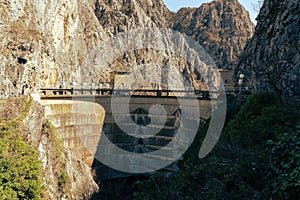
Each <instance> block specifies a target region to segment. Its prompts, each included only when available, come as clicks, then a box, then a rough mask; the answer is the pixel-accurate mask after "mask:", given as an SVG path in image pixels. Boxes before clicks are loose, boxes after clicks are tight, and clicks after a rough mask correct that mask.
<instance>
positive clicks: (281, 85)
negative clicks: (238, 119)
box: [235, 0, 300, 96]
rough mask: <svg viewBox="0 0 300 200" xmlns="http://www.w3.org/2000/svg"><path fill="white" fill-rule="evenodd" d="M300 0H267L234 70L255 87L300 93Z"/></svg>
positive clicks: (258, 89) (256, 88)
mask: <svg viewBox="0 0 300 200" xmlns="http://www.w3.org/2000/svg"><path fill="white" fill-rule="evenodd" d="M299 10H300V2H299V1H289V0H276V1H273V0H265V1H264V4H263V6H262V8H261V11H260V13H259V15H258V17H257V26H256V28H255V33H254V36H253V37H252V38H251V39H250V40H249V42H248V43H247V45H246V47H245V50H244V51H243V53H242V55H241V58H240V60H239V62H238V65H237V68H236V70H235V74H236V76H235V77H237V76H238V75H239V74H244V75H245V80H244V84H245V86H247V87H250V88H253V89H254V90H255V91H267V90H271V91H276V92H277V93H278V94H281V95H288V96H293V95H299V94H300V52H299V46H300V35H299V31H300V12H299Z"/></svg>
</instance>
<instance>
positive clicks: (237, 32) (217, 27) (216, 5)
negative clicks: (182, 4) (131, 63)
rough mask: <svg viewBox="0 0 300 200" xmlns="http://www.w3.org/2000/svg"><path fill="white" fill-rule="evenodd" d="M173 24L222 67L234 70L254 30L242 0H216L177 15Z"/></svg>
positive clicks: (172, 25)
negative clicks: (240, 0)
mask: <svg viewBox="0 0 300 200" xmlns="http://www.w3.org/2000/svg"><path fill="white" fill-rule="evenodd" d="M171 27H172V28H173V29H175V30H178V31H180V32H182V33H185V34H187V35H188V36H190V37H192V38H193V39H194V40H196V41H198V42H199V43H200V44H201V45H202V46H203V47H204V48H205V49H206V50H207V51H208V52H209V54H210V55H211V57H212V59H213V60H214V61H215V62H216V65H217V66H218V68H222V69H232V68H233V66H234V65H235V64H236V62H237V59H238V56H239V55H240V53H241V52H242V50H243V48H244V46H245V44H246V42H247V40H248V39H249V38H250V37H251V36H252V34H253V32H254V25H253V23H252V22H251V20H250V15H249V13H248V11H247V10H246V9H245V8H244V7H243V6H242V5H241V4H240V3H239V2H238V0H226V1H225V0H215V1H212V2H211V3H204V4H203V5H201V6H200V7H199V8H182V9H180V10H179V11H178V12H177V13H174V14H173V18H172V22H171Z"/></svg>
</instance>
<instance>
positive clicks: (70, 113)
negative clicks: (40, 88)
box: [41, 100, 105, 166]
mask: <svg viewBox="0 0 300 200" xmlns="http://www.w3.org/2000/svg"><path fill="white" fill-rule="evenodd" d="M41 103H42V105H43V106H44V109H45V117H46V119H48V120H49V121H50V122H52V124H53V125H54V126H55V128H56V129H57V133H58V137H59V138H60V139H61V140H62V142H63V145H64V147H66V148H68V149H70V150H71V151H72V152H73V153H74V154H75V155H76V156H77V157H78V158H79V159H81V160H82V161H84V162H85V163H86V164H88V165H89V166H91V164H92V162H93V160H94V154H95V153H96V149H97V146H98V144H99V140H100V136H101V132H102V127H103V122H104V117H105V110H104V109H103V107H101V106H100V105H99V104H96V103H91V102H83V101H82V102H80V101H72V100H43V101H41Z"/></svg>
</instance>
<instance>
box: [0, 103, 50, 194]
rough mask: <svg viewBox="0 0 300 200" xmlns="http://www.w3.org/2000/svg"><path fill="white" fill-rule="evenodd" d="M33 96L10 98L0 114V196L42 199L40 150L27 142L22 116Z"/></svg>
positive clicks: (24, 114) (23, 116)
mask: <svg viewBox="0 0 300 200" xmlns="http://www.w3.org/2000/svg"><path fill="white" fill-rule="evenodd" d="M31 104H32V99H29V100H28V99H27V97H20V98H14V99H9V100H7V101H6V102H5V103H3V105H2V106H1V116H0V199H3V200H5V199H7V200H8V199H9V200H12V199H41V194H42V192H43V190H44V185H43V182H42V177H43V175H42V164H41V162H40V161H39V159H38V157H39V155H38V152H37V151H36V150H35V149H34V147H32V146H30V145H28V144H27V143H26V142H25V138H24V135H25V133H24V131H23V129H22V128H23V119H24V118H25V117H26V115H27V113H28V111H29V109H30V106H31Z"/></svg>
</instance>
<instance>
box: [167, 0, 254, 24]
mask: <svg viewBox="0 0 300 200" xmlns="http://www.w3.org/2000/svg"><path fill="white" fill-rule="evenodd" d="M163 1H164V3H165V4H166V5H167V7H168V8H169V9H170V10H172V11H177V10H179V9H180V8H181V7H199V6H200V5H201V4H203V3H206V2H211V1H212V0H211V1H210V0H163ZM257 1H258V0H239V2H240V3H241V4H242V5H243V6H244V7H245V8H246V9H247V10H248V12H249V13H250V16H251V20H252V22H253V23H256V21H255V17H256V15H257V14H258V13H256V12H255V11H254V10H253V7H252V5H251V3H257Z"/></svg>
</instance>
